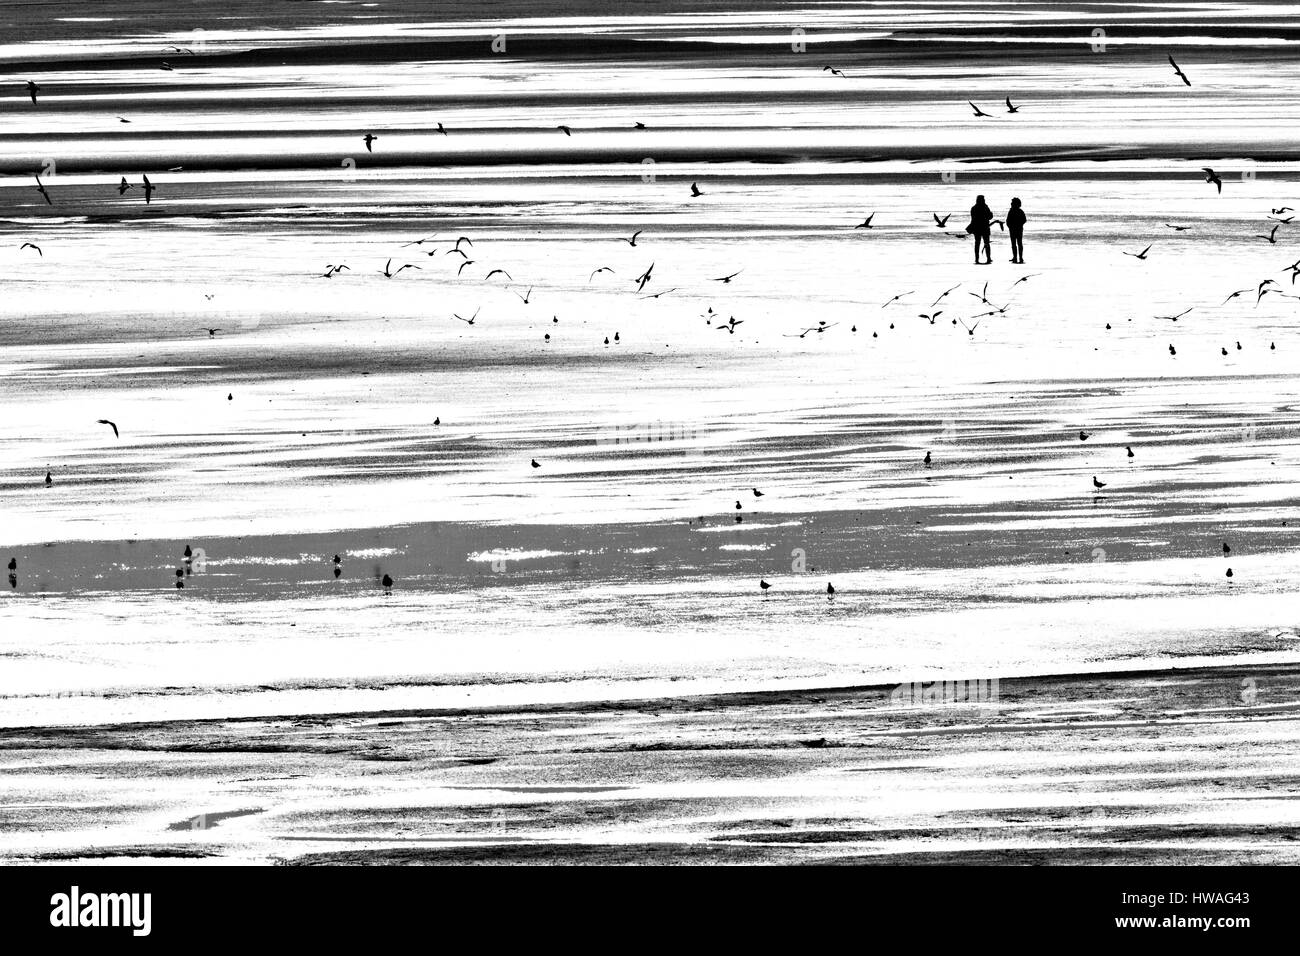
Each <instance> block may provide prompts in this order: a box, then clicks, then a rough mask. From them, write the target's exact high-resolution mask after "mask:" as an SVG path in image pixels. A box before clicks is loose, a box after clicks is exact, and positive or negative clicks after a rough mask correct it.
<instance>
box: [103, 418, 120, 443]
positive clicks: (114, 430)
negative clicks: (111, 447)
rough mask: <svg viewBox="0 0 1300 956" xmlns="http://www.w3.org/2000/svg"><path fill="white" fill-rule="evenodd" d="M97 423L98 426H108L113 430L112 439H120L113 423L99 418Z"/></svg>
mask: <svg viewBox="0 0 1300 956" xmlns="http://www.w3.org/2000/svg"><path fill="white" fill-rule="evenodd" d="M97 421H98V423H99V424H100V425H108V426H109V427H110V428H112V429H113V437H114V438H120V437H121V436H120V435H119V434H118V433H117V425H116V424H114V423H113V422H110V421H109V420H108V419H107V418H100V419H98V420H97Z"/></svg>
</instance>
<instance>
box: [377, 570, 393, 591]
mask: <svg viewBox="0 0 1300 956" xmlns="http://www.w3.org/2000/svg"><path fill="white" fill-rule="evenodd" d="M379 583H380V584H382V585H383V586H384V590H386V591H391V590H392V589H393V578H392V576H391V575H388V574H385V575H384V577H383V579H382V580H381V581H380V582H379Z"/></svg>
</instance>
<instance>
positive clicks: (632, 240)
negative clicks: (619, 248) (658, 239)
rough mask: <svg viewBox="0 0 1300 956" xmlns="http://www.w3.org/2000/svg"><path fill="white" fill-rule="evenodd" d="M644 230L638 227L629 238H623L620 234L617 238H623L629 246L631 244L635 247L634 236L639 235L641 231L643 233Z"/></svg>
mask: <svg viewBox="0 0 1300 956" xmlns="http://www.w3.org/2000/svg"><path fill="white" fill-rule="evenodd" d="M644 231H645V230H644V229H638V230H637V231H636V232H634V233H632V238H631V239H623V237H622V236H619V238H620V239H623V241H624V242H626V243H627V244H628V245H629V246H632V247H633V248H635V247H636V237H637V236H639V235H641V233H643V232H644Z"/></svg>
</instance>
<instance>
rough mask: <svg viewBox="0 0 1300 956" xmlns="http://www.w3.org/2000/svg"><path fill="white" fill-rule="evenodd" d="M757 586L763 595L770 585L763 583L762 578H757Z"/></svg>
mask: <svg viewBox="0 0 1300 956" xmlns="http://www.w3.org/2000/svg"><path fill="white" fill-rule="evenodd" d="M758 586H759V587H760V588H762V589H763V593H764V594H767V589H768V588H770V587H771V586H772V585H770V584H768V583H767V582H766V581H764V580H763V579H762V578H759V579H758Z"/></svg>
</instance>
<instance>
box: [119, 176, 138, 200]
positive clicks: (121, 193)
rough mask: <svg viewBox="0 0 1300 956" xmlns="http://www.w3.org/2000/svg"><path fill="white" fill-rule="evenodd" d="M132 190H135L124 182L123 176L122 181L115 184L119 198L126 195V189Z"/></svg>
mask: <svg viewBox="0 0 1300 956" xmlns="http://www.w3.org/2000/svg"><path fill="white" fill-rule="evenodd" d="M134 188H135V186H134V185H132V184H131V183H128V182H127V181H126V177H125V176H123V177H122V181H121V182H120V183H118V184H117V194H118V195H119V196H124V195H126V191H127V190H128V189H134Z"/></svg>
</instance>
